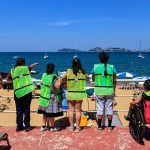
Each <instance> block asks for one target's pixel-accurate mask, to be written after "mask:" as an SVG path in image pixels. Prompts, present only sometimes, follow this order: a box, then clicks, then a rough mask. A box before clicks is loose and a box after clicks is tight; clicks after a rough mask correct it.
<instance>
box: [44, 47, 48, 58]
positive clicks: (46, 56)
mask: <svg viewBox="0 0 150 150" xmlns="http://www.w3.org/2000/svg"><path fill="white" fill-rule="evenodd" d="M46 58H48V55H47V53H46V48H45V55H44V59H46Z"/></svg>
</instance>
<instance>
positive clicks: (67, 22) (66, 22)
mask: <svg viewBox="0 0 150 150" xmlns="http://www.w3.org/2000/svg"><path fill="white" fill-rule="evenodd" d="M74 22H75V21H72V20H67V21H59V22H52V23H48V25H51V26H69V25H71V24H73V23H74Z"/></svg>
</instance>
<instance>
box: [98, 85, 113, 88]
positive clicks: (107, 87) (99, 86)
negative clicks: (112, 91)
mask: <svg viewBox="0 0 150 150" xmlns="http://www.w3.org/2000/svg"><path fill="white" fill-rule="evenodd" d="M95 87H107V88H112V87H113V86H98V85H96V86H95Z"/></svg>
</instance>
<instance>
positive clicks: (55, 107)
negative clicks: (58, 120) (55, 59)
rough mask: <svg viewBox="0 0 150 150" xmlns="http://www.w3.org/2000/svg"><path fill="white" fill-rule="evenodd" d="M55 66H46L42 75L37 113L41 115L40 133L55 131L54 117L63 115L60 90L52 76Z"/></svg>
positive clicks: (50, 64) (57, 82) (53, 75)
mask: <svg viewBox="0 0 150 150" xmlns="http://www.w3.org/2000/svg"><path fill="white" fill-rule="evenodd" d="M54 69H55V66H54V64H52V63H49V64H47V68H46V73H43V75H42V81H41V90H40V98H39V108H38V113H39V114H43V124H42V127H41V129H40V131H41V132H43V131H45V130H47V129H49V124H50V126H51V128H50V131H57V130H58V129H57V128H56V127H55V120H54V117H59V116H62V115H63V110H62V103H61V102H62V101H61V98H62V97H61V96H62V95H61V89H59V88H60V83H59V81H58V80H57V76H56V75H55V74H54Z"/></svg>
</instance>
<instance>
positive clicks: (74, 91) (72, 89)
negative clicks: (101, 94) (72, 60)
mask: <svg viewBox="0 0 150 150" xmlns="http://www.w3.org/2000/svg"><path fill="white" fill-rule="evenodd" d="M84 98H87V93H86V75H85V74H83V73H78V74H77V76H76V75H75V74H74V73H73V70H72V69H68V71H67V99H68V100H83V99H84Z"/></svg>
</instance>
